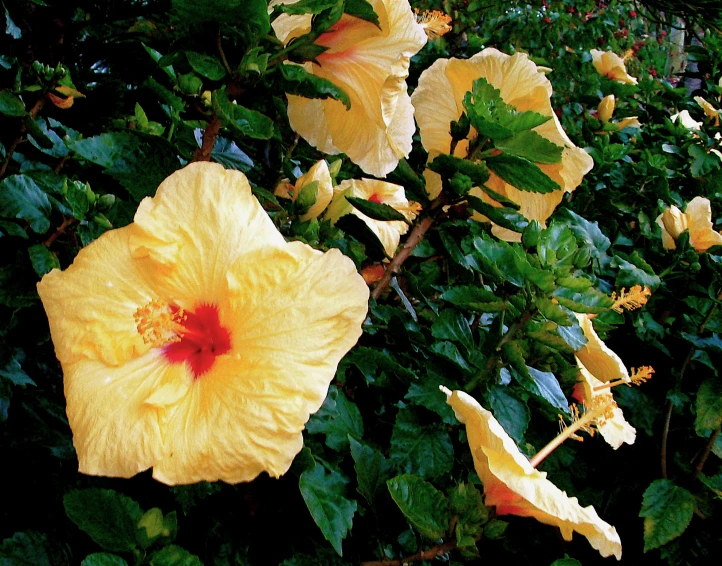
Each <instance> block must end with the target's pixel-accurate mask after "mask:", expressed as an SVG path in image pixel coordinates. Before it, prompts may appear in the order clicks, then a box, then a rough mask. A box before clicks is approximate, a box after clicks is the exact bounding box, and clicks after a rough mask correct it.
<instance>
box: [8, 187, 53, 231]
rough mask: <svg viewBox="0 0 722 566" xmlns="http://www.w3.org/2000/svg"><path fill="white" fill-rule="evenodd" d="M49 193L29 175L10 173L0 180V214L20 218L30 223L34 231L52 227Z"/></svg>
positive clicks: (46, 229)
mask: <svg viewBox="0 0 722 566" xmlns="http://www.w3.org/2000/svg"><path fill="white" fill-rule="evenodd" d="M49 215H50V200H49V199H48V195H46V194H45V192H43V190H42V189H41V188H40V187H39V186H38V184H37V183H36V182H35V181H34V180H33V179H32V178H31V177H29V176H28V175H10V176H9V177H6V178H5V179H3V180H2V182H0V216H2V217H5V218H18V219H21V220H25V221H27V222H28V224H30V228H32V230H33V232H35V233H37V234H44V233H45V232H47V231H48V230H49V229H50V220H49V219H48V216H49Z"/></svg>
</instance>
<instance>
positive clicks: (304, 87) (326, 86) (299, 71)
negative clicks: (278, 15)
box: [278, 4, 351, 109]
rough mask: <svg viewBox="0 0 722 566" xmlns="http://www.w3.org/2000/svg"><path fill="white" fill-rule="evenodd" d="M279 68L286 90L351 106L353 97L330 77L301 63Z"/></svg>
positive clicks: (282, 87) (280, 84) (283, 86)
mask: <svg viewBox="0 0 722 566" xmlns="http://www.w3.org/2000/svg"><path fill="white" fill-rule="evenodd" d="M291 6H293V4H291ZM279 69H280V71H281V79H280V80H279V81H278V82H279V87H280V88H281V90H283V91H284V92H287V93H288V94H296V95H298V96H304V97H306V98H321V99H326V98H333V99H334V100H338V101H339V102H342V103H343V105H344V106H345V107H346V108H348V109H350V108H351V99H350V98H349V97H348V95H347V94H346V92H345V91H344V90H343V89H342V88H340V87H338V86H336V85H335V84H334V83H332V82H331V81H329V80H328V79H324V78H322V77H317V76H316V75H312V74H311V73H309V72H307V71H306V69H304V68H303V67H302V66H301V65H280V66H279Z"/></svg>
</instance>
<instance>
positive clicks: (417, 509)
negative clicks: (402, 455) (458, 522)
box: [386, 474, 451, 540]
mask: <svg viewBox="0 0 722 566" xmlns="http://www.w3.org/2000/svg"><path fill="white" fill-rule="evenodd" d="M386 485H387V486H388V488H389V493H390V494H391V497H392V499H393V500H394V502H395V503H396V505H398V507H399V509H400V510H401V512H402V513H403V514H404V516H405V517H406V518H407V519H408V520H409V521H410V522H411V524H412V525H413V526H414V527H416V529H417V530H418V531H419V533H421V535H423V536H425V537H426V538H429V539H432V540H436V539H440V538H443V537H444V536H445V535H446V532H447V530H448V529H449V522H450V520H451V516H450V513H449V509H448V504H447V501H446V497H445V496H444V494H443V493H441V492H440V491H439V490H438V489H436V488H435V487H434V486H433V485H431V484H430V483H428V482H426V481H424V480H423V479H421V478H420V477H418V476H414V475H411V474H404V475H401V476H396V477H395V478H391V479H390V480H389V481H387V482H386Z"/></svg>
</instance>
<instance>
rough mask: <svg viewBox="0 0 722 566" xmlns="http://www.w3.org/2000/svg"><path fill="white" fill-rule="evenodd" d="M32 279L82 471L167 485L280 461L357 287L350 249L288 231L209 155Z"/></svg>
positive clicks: (352, 323) (292, 445)
mask: <svg viewBox="0 0 722 566" xmlns="http://www.w3.org/2000/svg"><path fill="white" fill-rule="evenodd" d="M321 289H322V290H323V291H322V292H319V290H321ZM38 292H39V294H40V298H41V299H42V302H43V305H44V307H45V310H46V312H47V315H48V319H49V322H50V331H51V334H52V338H53V343H54V344H55V351H56V354H57V357H58V359H59V360H60V363H61V365H62V368H63V373H64V376H65V377H64V384H65V396H66V400H67V414H68V420H69V422H70V426H71V428H72V430H73V444H74V445H75V449H76V451H77V453H78V460H79V463H80V471H81V472H83V473H86V474H91V475H104V476H113V477H130V476H132V475H134V474H137V473H138V472H142V471H143V470H146V469H148V468H150V467H153V477H155V478H156V479H157V480H159V481H161V482H163V483H166V484H171V485H173V484H187V483H194V482H198V481H201V480H206V481H216V480H223V481H225V482H228V483H236V482H242V481H250V480H252V479H253V478H255V477H256V476H257V475H258V474H260V473H261V472H263V471H266V472H268V474H269V475H271V476H273V477H278V476H280V475H282V474H284V473H285V472H286V471H287V470H288V468H289V466H290V465H291V461H292V460H293V458H294V456H295V455H296V454H297V453H298V452H299V451H300V450H301V448H302V446H303V438H302V431H303V428H304V425H305V423H306V421H307V420H308V418H309V415H310V414H311V413H313V412H315V411H317V410H318V408H319V407H320V406H321V404H322V403H323V400H324V398H325V396H326V393H327V389H328V385H329V383H330V381H331V380H332V379H333V376H334V373H335V371H336V366H337V364H338V362H339V360H340V359H341V357H342V356H343V355H344V354H345V353H346V352H347V351H348V350H349V349H350V348H351V347H352V346H353V345H354V344H355V342H356V340H357V339H358V337H359V335H360V334H361V322H362V321H363V320H364V318H365V316H366V310H367V305H366V303H367V299H368V289H367V287H366V284H365V283H364V281H363V278H362V277H361V276H360V275H359V274H358V273H357V272H356V270H355V268H354V265H353V263H352V262H351V261H350V260H349V259H347V258H345V257H344V256H343V255H341V254H340V253H338V252H337V251H335V250H331V251H329V252H327V253H325V254H324V253H321V252H319V251H317V250H314V249H312V248H311V247H309V246H307V245H305V244H301V243H298V242H294V243H286V242H285V241H284V239H283V237H282V236H281V234H280V233H279V232H278V230H276V228H275V226H274V225H273V222H272V221H271V220H270V218H269V217H268V216H267V214H266V213H265V211H264V210H263V209H262V208H261V206H260V204H259V203H258V201H257V200H256V199H255V197H254V196H253V194H252V193H251V189H250V185H249V184H248V181H247V179H246V177H245V176H244V175H243V174H242V173H240V172H237V171H226V170H225V169H223V167H221V166H220V165H217V164H211V163H194V164H191V165H189V166H187V167H186V168H184V169H182V170H180V171H178V172H176V173H174V174H173V175H171V176H170V177H168V178H167V179H166V180H165V181H163V183H162V184H161V185H160V187H159V188H158V192H157V194H156V196H155V197H154V198H146V199H144V200H143V201H142V202H141V203H140V206H139V208H138V211H137V212H136V214H135V219H134V222H133V223H132V224H130V225H129V226H126V227H124V228H120V229H117V230H111V231H110V232H106V233H105V234H103V235H102V236H101V237H100V238H98V239H97V240H96V241H95V242H93V243H91V244H90V245H88V246H87V247H85V248H84V249H82V250H81V251H80V253H79V254H78V256H77V257H76V258H75V261H74V262H73V264H72V265H71V266H70V267H68V269H66V270H65V271H60V270H57V269H55V270H53V271H51V272H50V273H49V274H47V275H46V276H45V277H44V278H43V279H42V281H41V282H40V283H39V284H38Z"/></svg>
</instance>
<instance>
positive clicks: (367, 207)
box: [344, 195, 408, 223]
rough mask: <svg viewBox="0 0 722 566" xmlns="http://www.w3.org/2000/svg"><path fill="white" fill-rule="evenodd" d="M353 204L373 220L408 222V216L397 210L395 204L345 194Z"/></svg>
mask: <svg viewBox="0 0 722 566" xmlns="http://www.w3.org/2000/svg"><path fill="white" fill-rule="evenodd" d="M344 198H345V199H346V200H347V201H348V202H350V203H351V205H352V206H353V207H354V208H355V209H356V210H358V211H360V212H362V213H363V214H365V215H366V216H368V217H369V218H372V219H373V220H382V221H385V220H397V221H398V220H400V221H401V222H405V223H408V220H406V217H405V216H404V215H403V214H401V213H400V212H399V211H398V210H396V209H395V208H394V207H393V206H389V205H388V204H384V203H382V202H372V201H370V200H366V199H362V198H357V197H351V196H348V195H347V196H345V197H344Z"/></svg>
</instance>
